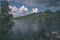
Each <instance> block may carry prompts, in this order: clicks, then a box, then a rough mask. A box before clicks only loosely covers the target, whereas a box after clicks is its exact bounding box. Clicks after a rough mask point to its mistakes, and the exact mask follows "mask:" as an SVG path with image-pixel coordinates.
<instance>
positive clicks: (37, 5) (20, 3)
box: [0, 0, 60, 16]
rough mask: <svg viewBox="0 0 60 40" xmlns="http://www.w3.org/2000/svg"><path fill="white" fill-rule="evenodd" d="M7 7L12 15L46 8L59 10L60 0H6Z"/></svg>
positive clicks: (40, 10)
mask: <svg viewBox="0 0 60 40" xmlns="http://www.w3.org/2000/svg"><path fill="white" fill-rule="evenodd" d="M0 1H2V0H0ZM8 1H9V8H11V13H12V14H13V15H14V16H23V15H26V14H31V13H34V12H35V13H37V12H43V11H45V10H47V9H49V10H51V11H53V12H55V11H57V10H60V0H8Z"/></svg>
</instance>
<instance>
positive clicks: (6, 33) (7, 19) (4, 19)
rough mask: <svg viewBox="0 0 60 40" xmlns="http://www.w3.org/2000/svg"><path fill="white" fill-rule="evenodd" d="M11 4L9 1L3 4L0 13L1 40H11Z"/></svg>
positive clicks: (5, 0)
mask: <svg viewBox="0 0 60 40" xmlns="http://www.w3.org/2000/svg"><path fill="white" fill-rule="evenodd" d="M8 6H9V3H8V1H7V0H4V1H2V2H1V13H0V40H11V34H12V30H11V29H12V26H13V16H12V14H9V11H10V9H9V7H8Z"/></svg>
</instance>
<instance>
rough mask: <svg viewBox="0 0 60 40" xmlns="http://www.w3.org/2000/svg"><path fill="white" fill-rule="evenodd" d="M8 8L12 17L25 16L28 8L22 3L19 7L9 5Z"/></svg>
mask: <svg viewBox="0 0 60 40" xmlns="http://www.w3.org/2000/svg"><path fill="white" fill-rule="evenodd" d="M9 8H10V9H11V14H13V16H14V17H18V16H25V15H27V14H28V8H27V7H25V6H24V5H23V6H21V7H19V8H17V7H16V6H9Z"/></svg>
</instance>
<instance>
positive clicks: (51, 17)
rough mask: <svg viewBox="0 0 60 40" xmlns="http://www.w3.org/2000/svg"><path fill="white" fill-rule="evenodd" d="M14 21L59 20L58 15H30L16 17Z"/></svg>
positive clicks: (59, 14) (59, 16)
mask: <svg viewBox="0 0 60 40" xmlns="http://www.w3.org/2000/svg"><path fill="white" fill-rule="evenodd" d="M15 19H20V20H36V19H41V20H42V19H46V20H48V19H49V20H53V19H54V20H57V19H60V13H32V14H30V15H27V16H21V17H16V18H15Z"/></svg>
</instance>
